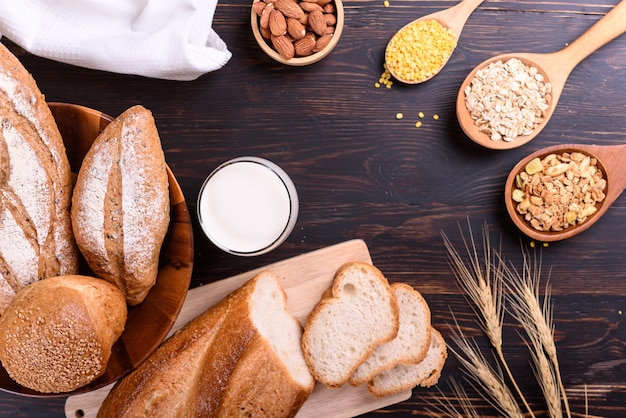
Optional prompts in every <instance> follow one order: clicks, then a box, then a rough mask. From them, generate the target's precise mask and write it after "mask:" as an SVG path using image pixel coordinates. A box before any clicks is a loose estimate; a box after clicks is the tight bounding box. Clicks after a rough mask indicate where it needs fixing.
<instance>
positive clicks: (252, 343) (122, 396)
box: [98, 272, 314, 418]
mask: <svg viewBox="0 0 626 418" xmlns="http://www.w3.org/2000/svg"><path fill="white" fill-rule="evenodd" d="M267 274H270V273H268V272H261V273H259V275H257V276H255V277H254V278H252V279H251V280H250V281H248V282H246V283H245V284H244V285H243V286H242V287H240V288H239V289H237V290H235V291H234V292H233V293H231V294H230V295H229V296H227V297H226V298H225V299H223V300H222V301H221V302H219V303H218V304H216V305H214V306H213V307H211V308H209V309H208V310H207V311H205V312H204V313H202V314H201V315H199V316H198V317H196V318H195V319H193V320H192V321H191V322H189V323H188V324H187V325H185V326H184V327H183V328H181V329H180V330H178V331H177V332H176V333H174V335H172V337H170V338H169V339H167V340H166V341H165V342H164V343H163V344H162V345H161V346H160V347H159V348H158V349H157V350H156V351H155V352H154V353H153V354H152V355H150V356H149V357H148V359H146V360H145V361H144V362H143V363H142V364H140V365H139V367H138V368H137V369H135V370H134V371H133V372H131V373H130V374H129V375H128V376H127V377H125V378H123V379H122V380H121V381H119V382H118V383H117V384H116V385H115V386H114V388H113V389H112V390H111V392H110V393H109V395H108V396H107V398H106V399H105V400H104V402H103V404H102V406H101V407H100V410H99V411H98V417H111V416H115V417H136V416H163V415H167V416H203V417H209V416H210V417H225V418H226V417H229V418H230V417H236V416H242V417H243V416H250V415H247V414H246V412H247V411H251V410H254V408H257V407H262V408H266V409H265V414H264V416H272V417H292V416H294V415H295V413H296V412H297V411H298V410H299V409H300V407H301V406H302V404H303V403H304V401H305V400H306V399H307V398H308V396H309V394H310V393H311V391H312V390H313V384H314V381H313V379H312V378H311V382H310V385H308V386H306V387H305V386H302V385H298V384H297V383H294V382H293V381H292V380H290V379H289V373H288V372H287V371H286V370H285V369H284V368H283V367H282V366H281V364H280V361H279V360H278V358H277V355H276V353H275V352H274V351H273V349H272V348H271V344H270V343H269V342H268V341H267V340H265V339H264V338H263V336H262V335H261V334H260V332H259V330H258V329H257V328H256V327H255V325H254V323H253V321H252V319H251V318H250V312H251V309H250V303H251V301H250V300H251V298H252V295H253V293H254V292H255V287H256V286H258V285H259V282H260V280H261V279H263V278H264V277H267V276H265V275H267ZM272 277H274V276H273V275H272ZM275 389H279V392H275ZM251 408H252V409H251ZM252 416H258V415H252Z"/></svg>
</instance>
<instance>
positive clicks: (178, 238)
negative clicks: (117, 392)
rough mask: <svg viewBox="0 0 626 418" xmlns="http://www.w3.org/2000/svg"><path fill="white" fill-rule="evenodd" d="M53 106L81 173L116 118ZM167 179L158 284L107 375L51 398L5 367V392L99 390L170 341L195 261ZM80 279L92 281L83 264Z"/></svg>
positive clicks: (136, 309) (183, 208)
mask: <svg viewBox="0 0 626 418" xmlns="http://www.w3.org/2000/svg"><path fill="white" fill-rule="evenodd" d="M49 105H50V110H52V114H53V115H54V117H55V119H56V121H57V125H58V127H59V130H60V131H61V136H62V137H63V141H64V143H65V147H66V149H67V154H68V158H69V161H70V165H71V167H72V172H73V173H77V172H78V169H79V168H80V165H81V162H82V160H83V158H84V156H85V154H86V153H87V151H88V150H89V148H90V147H91V144H92V143H93V141H94V140H95V139H96V137H97V136H98V134H99V133H100V132H101V131H102V130H103V129H104V127H106V126H107V125H108V124H109V122H111V121H112V120H113V118H111V117H110V116H108V115H105V114H103V113H101V112H99V111H96V110H93V109H89V108H87V107H83V106H78V105H73V104H66V103H49ZM167 174H168V178H169V188H170V204H171V207H170V225H169V230H168V232H167V235H166V236H165V241H164V242H163V246H162V247H161V256H160V259H159V273H158V275H157V280H156V284H155V285H154V287H152V289H151V290H150V292H149V293H148V295H147V296H146V299H145V300H144V301H143V302H142V303H140V304H139V305H136V306H129V308H128V320H127V322H126V327H125V328H124V332H123V333H122V335H121V337H120V338H119V339H118V341H117V342H116V343H115V345H114V346H113V352H112V354H111V358H110V360H109V363H108V364H107V368H106V371H105V372H104V374H103V375H102V376H100V377H99V378H98V379H96V380H94V381H93V382H91V383H90V384H88V385H86V386H83V387H81V388H78V389H76V390H74V391H72V392H65V393H59V394H55V393H51V394H48V393H40V392H36V391H33V390H32V389H28V388H25V387H23V386H21V385H19V384H18V383H16V382H15V381H13V379H11V378H10V376H9V375H8V374H7V372H6V371H5V370H4V368H3V367H2V366H1V365H0V389H1V390H4V391H6V392H11V393H15V394H19V395H25V396H34V397H60V396H68V395H74V394H78V393H84V392H88V391H91V390H94V389H98V388H101V387H103V386H106V385H108V384H109V383H113V382H114V381H116V380H118V379H120V378H121V377H123V376H124V375H126V374H127V373H129V372H130V371H131V370H133V369H134V368H135V367H137V366H138V365H139V363H141V362H142V361H143V360H145V359H146V357H148V356H149V355H150V354H151V353H152V352H153V351H154V350H155V349H156V348H157V347H158V346H159V344H161V342H162V341H163V340H164V339H165V337H166V336H167V334H168V332H169V331H170V330H171V328H172V326H173V325H174V322H175V321H176V318H177V317H178V314H179V312H180V309H181V308H182V306H183V303H184V302H185V297H186V296H187V291H188V289H189V283H190V281H191V272H192V269H193V257H194V249H193V246H194V244H193V230H192V225H191V218H190V215H189V211H188V209H187V204H186V203H185V197H184V196H183V193H182V190H181V188H180V186H179V185H178V183H177V181H176V178H174V175H173V174H172V172H171V170H170V169H169V167H168V168H167ZM80 274H85V275H92V276H93V272H92V271H91V270H90V269H89V267H88V266H87V263H86V262H85V261H84V260H83V259H81V268H80Z"/></svg>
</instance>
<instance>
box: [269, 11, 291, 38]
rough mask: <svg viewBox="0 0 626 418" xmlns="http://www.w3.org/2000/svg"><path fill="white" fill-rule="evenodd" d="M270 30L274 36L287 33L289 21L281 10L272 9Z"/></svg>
mask: <svg viewBox="0 0 626 418" xmlns="http://www.w3.org/2000/svg"><path fill="white" fill-rule="evenodd" d="M269 25H270V32H272V35H274V36H282V35H284V34H286V33H287V21H286V20H285V16H284V15H283V14H282V13H281V12H280V10H272V14H270V21H269Z"/></svg>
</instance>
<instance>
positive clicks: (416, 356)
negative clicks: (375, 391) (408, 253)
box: [350, 282, 432, 386]
mask: <svg viewBox="0 0 626 418" xmlns="http://www.w3.org/2000/svg"><path fill="white" fill-rule="evenodd" d="M391 288H392V289H393V291H394V293H395V295H396V301H397V302H398V307H399V308H400V328H399V330H398V335H397V336H396V338H394V339H393V340H391V341H389V342H387V343H384V344H380V345H378V346H377V347H376V348H375V349H374V351H373V352H372V354H371V355H370V357H368V359H367V360H366V361H365V362H363V363H362V364H361V365H360V366H359V367H358V368H357V369H356V370H355V372H354V374H353V375H352V376H351V377H350V384H351V385H352V386H360V385H363V384H365V383H367V382H369V381H370V380H372V378H374V376H375V375H377V374H379V373H381V372H383V371H386V370H389V369H391V368H393V367H394V366H395V365H396V364H398V363H404V364H415V363H419V362H421V361H422V360H423V359H424V358H425V357H426V353H427V352H428V348H429V346H430V340H431V335H432V334H431V325H430V308H429V306H428V304H427V303H426V300H425V299H424V297H423V296H422V295H421V293H420V292H418V291H417V290H415V289H413V287H411V286H409V285H408V284H406V283H400V282H396V283H392V284H391Z"/></svg>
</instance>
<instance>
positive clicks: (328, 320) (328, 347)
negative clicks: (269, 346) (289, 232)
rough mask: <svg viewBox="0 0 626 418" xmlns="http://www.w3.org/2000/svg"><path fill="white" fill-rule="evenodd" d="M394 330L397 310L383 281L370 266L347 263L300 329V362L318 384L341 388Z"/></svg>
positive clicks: (393, 334) (387, 286)
mask: <svg viewBox="0 0 626 418" xmlns="http://www.w3.org/2000/svg"><path fill="white" fill-rule="evenodd" d="M398 328H399V311H398V304H397V302H396V298H395V295H394V292H393V291H392V289H391V286H390V285H389V282H388V281H387V279H386V278H385V276H384V275H383V274H382V273H381V272H380V270H378V269H377V268H376V267H374V266H372V265H371V264H367V263H362V262H353V263H348V264H346V265H344V266H342V267H341V268H340V269H339V270H338V271H337V273H336V275H335V278H334V279H333V283H332V287H331V288H330V289H329V291H327V292H326V293H325V294H324V296H323V297H322V299H321V300H320V302H319V303H318V304H317V305H316V306H315V307H314V308H313V311H312V312H311V314H310V315H309V318H308V319H307V321H306V323H305V325H304V332H303V336H302V349H303V351H304V357H305V359H306V362H307V364H308V366H309V369H310V370H311V373H312V374H313V376H314V377H315V379H316V380H317V381H319V382H321V383H324V384H325V385H327V386H329V387H339V386H342V385H343V384H345V383H346V382H348V380H349V379H350V377H351V376H352V374H353V373H354V371H355V370H356V369H357V368H358V367H359V365H361V364H362V363H363V362H364V361H365V360H366V359H367V358H368V357H369V356H370V355H371V353H372V351H374V349H375V348H376V346H378V345H379V344H382V343H385V342H388V341H391V340H392V339H393V338H395V337H396V335H397V334H398Z"/></svg>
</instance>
